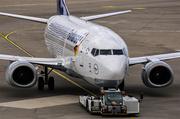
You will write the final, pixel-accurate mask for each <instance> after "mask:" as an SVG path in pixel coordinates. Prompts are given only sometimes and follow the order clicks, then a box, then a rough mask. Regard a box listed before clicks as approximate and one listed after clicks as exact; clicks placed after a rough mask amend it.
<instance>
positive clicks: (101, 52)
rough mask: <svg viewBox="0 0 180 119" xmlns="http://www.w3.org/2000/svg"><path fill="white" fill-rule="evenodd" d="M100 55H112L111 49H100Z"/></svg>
mask: <svg viewBox="0 0 180 119" xmlns="http://www.w3.org/2000/svg"><path fill="white" fill-rule="evenodd" d="M100 55H112V53H111V50H100Z"/></svg>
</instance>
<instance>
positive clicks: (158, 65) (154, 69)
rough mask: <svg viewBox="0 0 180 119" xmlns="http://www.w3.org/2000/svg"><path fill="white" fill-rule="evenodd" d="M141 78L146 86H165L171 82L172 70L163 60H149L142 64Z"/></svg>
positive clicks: (172, 77)
mask: <svg viewBox="0 0 180 119" xmlns="http://www.w3.org/2000/svg"><path fill="white" fill-rule="evenodd" d="M142 80H143V83H144V84H145V85H146V86H147V87H151V88H161V87H166V86H169V85H171V84H172V83H173V80H174V76H173V71H172V69H171V67H170V66H169V65H168V64H167V63H165V62H162V61H155V62H149V63H147V64H146V65H145V66H144V69H143V71H142Z"/></svg>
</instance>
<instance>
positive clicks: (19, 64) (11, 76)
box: [6, 61, 37, 88]
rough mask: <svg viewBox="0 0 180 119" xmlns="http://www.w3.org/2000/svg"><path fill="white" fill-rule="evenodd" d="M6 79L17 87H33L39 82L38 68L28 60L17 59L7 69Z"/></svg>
mask: <svg viewBox="0 0 180 119" xmlns="http://www.w3.org/2000/svg"><path fill="white" fill-rule="evenodd" d="M6 81H7V83H8V84H9V85H11V86H15V87H21V88H29V87H33V86H34V85H35V84H36V82H37V73H36V69H35V68H34V66H33V65H32V64H30V63H29V62H27V61H15V62H13V63H11V64H10V65H9V67H8V68H7V70H6Z"/></svg>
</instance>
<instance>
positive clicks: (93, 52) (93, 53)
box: [91, 48, 96, 56]
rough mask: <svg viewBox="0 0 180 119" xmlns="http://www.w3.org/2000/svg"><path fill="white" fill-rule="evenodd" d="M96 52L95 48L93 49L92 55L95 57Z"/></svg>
mask: <svg viewBox="0 0 180 119" xmlns="http://www.w3.org/2000/svg"><path fill="white" fill-rule="evenodd" d="M95 51H96V49H95V48H93V49H92V51H91V54H92V55H93V56H94V54H95Z"/></svg>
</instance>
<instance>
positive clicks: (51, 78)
mask: <svg viewBox="0 0 180 119" xmlns="http://www.w3.org/2000/svg"><path fill="white" fill-rule="evenodd" d="M48 87H49V90H54V78H53V77H49V81H48Z"/></svg>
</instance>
